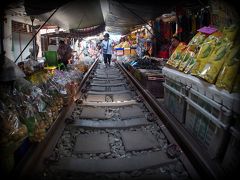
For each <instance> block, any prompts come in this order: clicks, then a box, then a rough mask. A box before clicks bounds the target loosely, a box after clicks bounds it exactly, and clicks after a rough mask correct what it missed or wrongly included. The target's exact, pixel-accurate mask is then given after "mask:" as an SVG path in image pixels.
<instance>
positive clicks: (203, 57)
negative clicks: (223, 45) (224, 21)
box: [191, 32, 221, 76]
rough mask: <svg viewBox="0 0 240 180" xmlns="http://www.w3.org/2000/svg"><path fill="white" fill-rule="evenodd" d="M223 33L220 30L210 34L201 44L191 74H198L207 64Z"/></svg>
mask: <svg viewBox="0 0 240 180" xmlns="http://www.w3.org/2000/svg"><path fill="white" fill-rule="evenodd" d="M220 37H221V34H220V33H219V32H217V33H213V34H211V35H209V36H208V37H207V38H206V39H205V40H204V42H203V44H202V45H201V46H200V49H199V52H198V54H197V56H196V64H195V65H194V67H193V68H192V70H191V74H192V75H195V76H198V75H199V74H200V72H201V71H202V70H203V68H204V66H205V65H206V64H207V62H208V60H209V57H210V56H211V54H212V53H213V51H214V47H215V45H216V44H217V43H219V41H220Z"/></svg>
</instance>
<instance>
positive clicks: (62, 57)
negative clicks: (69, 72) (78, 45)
mask: <svg viewBox="0 0 240 180" xmlns="http://www.w3.org/2000/svg"><path fill="white" fill-rule="evenodd" d="M57 53H58V59H59V61H60V62H62V63H63V64H64V65H65V66H67V64H69V62H70V60H71V58H72V48H71V47H70V46H69V45H67V44H65V42H64V41H63V40H61V41H59V47H58V50H57Z"/></svg>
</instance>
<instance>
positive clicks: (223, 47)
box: [198, 41, 231, 83]
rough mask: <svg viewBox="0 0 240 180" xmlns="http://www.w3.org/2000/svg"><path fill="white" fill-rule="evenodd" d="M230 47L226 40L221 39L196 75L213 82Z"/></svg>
mask: <svg viewBox="0 0 240 180" xmlns="http://www.w3.org/2000/svg"><path fill="white" fill-rule="evenodd" d="M230 47H231V43H229V42H228V41H222V42H221V43H219V44H217V45H216V47H215V48H214V50H213V52H212V53H211V55H210V56H209V58H208V60H207V61H206V63H205V64H204V67H203V68H202V69H201V70H200V72H199V75H198V76H199V77H201V78H203V79H205V80H206V81H208V82H209V83H215V81H216V78H217V76H218V74H219V71H220V70H221V68H222V65H223V63H224V60H225V56H226V54H227V52H228V51H229V49H230Z"/></svg>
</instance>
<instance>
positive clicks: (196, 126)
mask: <svg viewBox="0 0 240 180" xmlns="http://www.w3.org/2000/svg"><path fill="white" fill-rule="evenodd" d="M186 102H187V108H186V119H185V124H184V126H185V128H186V129H187V131H188V132H189V133H190V134H192V135H193V137H194V138H195V139H196V141H197V142H199V143H200V144H201V145H202V147H203V149H204V150H205V151H206V152H208V154H209V156H210V157H211V158H219V157H221V156H222V155H223V153H224V148H225V147H226V144H227V141H228V131H227V130H228V128H229V126H228V125H226V124H224V123H223V122H222V121H220V120H219V119H217V118H216V117H215V116H214V115H212V114H211V113H209V111H207V110H206V109H204V108H202V107H201V106H200V105H199V104H197V103H195V102H194V101H193V100H192V99H190V98H188V97H186Z"/></svg>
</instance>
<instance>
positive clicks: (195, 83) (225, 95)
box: [186, 75, 240, 113]
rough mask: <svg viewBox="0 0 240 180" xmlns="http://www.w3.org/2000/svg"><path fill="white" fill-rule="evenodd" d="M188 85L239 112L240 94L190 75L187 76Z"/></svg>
mask: <svg viewBox="0 0 240 180" xmlns="http://www.w3.org/2000/svg"><path fill="white" fill-rule="evenodd" d="M186 84H187V86H189V87H191V88H192V89H194V90H196V91H197V92H199V93H200V94H202V95H204V96H206V97H208V98H209V99H211V100H213V101H215V102H217V103H219V104H221V105H223V106H225V107H226V108H227V109H229V110H232V111H233V112H236V113H239V109H240V95H239V94H237V93H229V92H228V91H226V90H224V89H218V88H216V86H215V85H214V84H210V83H207V82H205V81H204V80H202V79H199V78H197V77H194V76H191V75H189V76H188V78H186Z"/></svg>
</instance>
